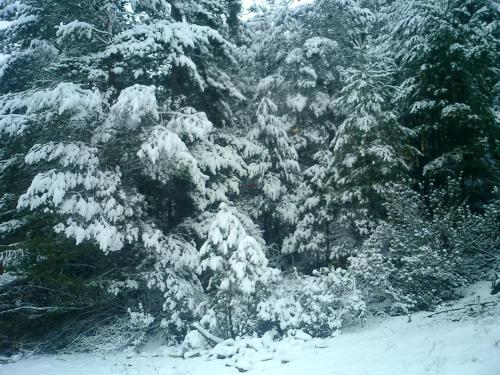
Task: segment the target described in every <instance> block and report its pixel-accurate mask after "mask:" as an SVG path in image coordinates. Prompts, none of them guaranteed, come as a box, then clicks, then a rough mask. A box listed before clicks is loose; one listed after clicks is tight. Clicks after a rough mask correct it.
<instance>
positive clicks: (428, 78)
mask: <svg viewBox="0 0 500 375" xmlns="http://www.w3.org/2000/svg"><path fill="white" fill-rule="evenodd" d="M384 13H385V14H386V15H387V17H386V20H385V22H386V30H385V32H384V34H385V35H386V36H387V39H386V40H387V43H386V44H387V48H388V49H389V50H390V51H391V52H392V54H393V56H394V57H395V60H396V62H397V63H398V65H400V66H401V70H400V73H399V83H400V89H401V90H400V93H399V95H398V96H397V102H398V103H399V105H400V112H401V121H402V123H403V124H404V125H405V126H407V127H410V128H411V129H413V130H415V131H416V133H417V138H416V142H415V146H416V147H417V148H418V149H419V150H420V151H421V154H422V155H421V157H420V158H419V163H418V165H417V168H415V169H416V175H417V176H418V177H419V178H420V179H423V180H424V181H426V184H427V185H428V184H429V181H430V180H433V181H434V183H438V184H440V185H441V186H446V184H447V178H448V177H450V176H452V177H453V178H454V179H457V180H460V181H461V184H462V194H463V198H464V199H467V200H468V201H470V202H471V203H472V204H473V205H475V206H476V208H477V206H479V205H480V203H482V202H484V200H485V199H487V198H488V197H490V196H491V192H492V189H493V187H494V186H497V185H498V176H499V173H498V160H499V154H498V134H499V124H498V118H497V119H495V115H494V111H493V109H492V108H493V101H494V98H495V96H496V95H498V93H497V92H496V88H495V87H496V85H497V83H498V79H499V75H498V74H499V70H498V56H499V50H498V48H499V42H498V18H499V13H498V4H495V2H494V1H491V0H467V1H460V0H452V1H443V0H432V1H422V0H414V1H395V2H393V3H391V4H390V5H389V6H388V8H386V9H385V10H384ZM427 190H428V187H427Z"/></svg>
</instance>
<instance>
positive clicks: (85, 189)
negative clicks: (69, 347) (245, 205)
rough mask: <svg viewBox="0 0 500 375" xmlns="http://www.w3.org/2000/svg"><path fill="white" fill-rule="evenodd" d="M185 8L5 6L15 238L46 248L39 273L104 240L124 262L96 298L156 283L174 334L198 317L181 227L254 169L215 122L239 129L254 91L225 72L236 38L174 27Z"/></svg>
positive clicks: (15, 245)
mask: <svg viewBox="0 0 500 375" xmlns="http://www.w3.org/2000/svg"><path fill="white" fill-rule="evenodd" d="M176 4H177V5H179V2H177V3H176ZM130 5H131V6H130ZM174 8H175V7H172V6H171V5H169V4H168V3H167V2H166V1H134V2H132V3H131V4H128V2H124V1H123V2H122V1H112V0H109V1H103V2H98V3H94V2H89V3H85V4H83V5H82V6H79V7H76V6H74V4H72V3H71V4H70V3H68V2H66V1H62V0H58V1H56V0H54V1H47V2H40V1H31V0H26V1H25V2H22V3H20V2H4V3H2V5H1V11H0V14H1V17H2V19H7V20H10V19H12V23H10V24H9V25H10V27H8V28H6V29H5V30H3V31H2V33H3V34H4V35H5V42H4V41H2V43H1V47H2V51H3V53H5V56H6V57H2V66H1V72H2V76H1V78H0V79H2V87H1V89H0V90H1V91H0V94H1V96H0V134H1V137H0V142H1V150H2V152H1V154H0V157H1V158H2V159H1V161H2V164H1V165H2V168H5V170H3V171H2V181H1V184H2V196H1V198H2V202H4V204H2V206H1V208H0V210H1V215H2V216H1V220H2V222H8V223H9V222H10V223H12V224H14V223H16V225H10V226H9V232H10V233H8V234H6V235H5V238H6V239H5V240H4V241H6V242H7V243H6V245H7V246H9V247H12V250H20V249H21V248H22V249H26V252H27V253H28V254H29V257H28V258H27V259H31V261H33V260H34V259H35V260H36V259H38V256H39V255H40V256H44V257H47V259H48V261H47V262H45V263H44V262H42V264H40V265H37V266H40V267H41V268H43V267H44V264H45V266H46V267H51V262H52V260H55V259H57V257H62V258H64V257H66V255H65V254H68V255H67V256H69V254H70V252H64V251H62V250H63V249H62V248H64V247H67V248H71V249H73V248H76V249H82V250H83V249H88V248H90V249H92V251H96V250H97V249H100V250H101V251H102V252H103V253H105V254H109V263H111V264H114V266H111V265H110V264H108V263H107V262H106V263H105V264H106V265H105V267H109V269H108V270H110V269H115V271H113V273H107V272H106V271H107V270H105V271H104V272H101V273H103V274H105V275H109V278H106V279H103V280H102V282H101V283H100V284H99V288H100V292H99V293H100V294H101V295H104V294H106V290H111V291H113V293H112V294H111V297H110V298H124V301H123V302H122V304H124V305H131V307H133V305H137V302H138V299H137V296H135V294H136V293H137V289H138V288H149V289H150V291H149V293H144V294H142V297H141V298H143V300H142V301H141V302H142V306H143V308H144V309H145V311H146V313H149V312H152V313H153V314H154V318H155V319H154V320H155V323H154V327H156V328H158V327H159V324H160V323H161V324H162V325H164V326H168V327H169V328H172V330H170V331H169V332H170V333H172V334H176V333H182V331H183V330H184V329H185V326H186V324H188V322H189V321H190V320H192V319H194V317H193V316H192V311H193V310H194V306H195V305H196V304H197V303H198V302H199V301H198V300H197V298H198V297H199V295H200V293H199V292H201V286H200V285H199V282H198V280H197V277H196V274H195V270H196V267H197V266H198V264H197V259H198V257H197V253H196V248H195V246H194V244H193V241H192V240H188V239H186V238H185V237H183V233H181V232H182V230H185V228H183V229H182V230H181V229H180V225H181V224H183V223H184V222H185V221H186V220H189V219H191V218H192V217H195V216H196V215H198V214H199V213H200V211H201V210H203V209H205V208H206V207H207V206H208V205H210V204H216V203H218V202H219V201H221V200H225V199H226V194H235V193H237V192H238V185H239V177H241V176H242V175H244V174H245V173H246V168H245V165H244V163H243V161H242V160H241V158H239V156H238V155H237V153H236V151H235V148H234V147H233V146H232V142H236V141H235V137H234V136H232V135H231V134H221V131H220V130H219V128H217V127H216V126H214V123H213V122H212V121H210V119H209V118H212V119H214V122H215V125H217V126H220V125H222V124H225V125H227V126H230V125H231V123H230V122H229V121H230V119H231V118H232V115H231V103H233V102H235V101H238V100H243V99H244V98H243V96H242V95H241V94H240V93H239V91H238V89H237V88H236V87H235V86H234V85H233V84H232V83H231V79H230V78H229V76H228V74H226V73H225V72H224V71H223V69H224V67H228V66H230V64H231V63H233V62H234V59H233V57H232V46H231V45H230V43H229V42H228V41H227V40H225V39H224V38H223V36H222V35H221V34H220V33H219V32H218V31H216V30H214V29H212V28H210V27H209V26H200V25H196V24H191V23H188V22H176V20H175V17H174V15H173V13H174ZM198 9H199V10H200V9H201V8H198ZM54 46H57V48H55V47H54ZM2 56H4V55H2ZM159 61H161V63H159ZM31 67H33V69H30V68H31ZM223 97H224V99H222V98H223ZM217 108H218V109H217ZM204 110H207V113H204V112H203V111H204ZM215 112H217V115H215ZM231 121H232V120H231ZM16 207H17V209H16ZM12 220H16V221H15V222H14V221H12ZM53 232H55V234H56V235H55V236H47V233H53ZM20 235H21V236H23V237H24V238H23V237H21V240H20V238H19V236H20ZM43 238H47V243H44V240H43ZM66 238H68V239H72V240H73V244H71V242H67V241H66ZM75 245H76V246H75ZM44 249H47V252H43V251H45V250H44ZM115 252H119V253H120V255H113V253H115ZM95 258H96V261H97V259H100V257H95ZM138 258H140V259H141V261H137V259H138ZM90 263H92V262H91V261H90ZM29 266H33V264H32V263H31V264H29ZM89 267H90V269H93V268H92V267H94V266H93V265H92V264H90V265H89ZM95 270H96V271H95V272H98V271H100V270H101V267H100V266H99V267H95ZM68 272H69V275H68V280H72V278H76V279H78V276H77V275H79V274H78V270H74V269H73V270H69V271H68ZM96 276H97V275H95V274H92V273H89V275H88V277H96ZM86 277H87V276H86ZM27 282H28V283H29V282H30V280H29V279H28V280H27ZM42 282H43V281H42ZM41 286H43V284H42V285H41ZM99 288H98V289H99ZM118 292H120V293H118ZM117 293H118V294H117ZM113 294H117V295H116V297H115V296H114V295H113ZM17 297H18V299H20V300H21V301H23V298H26V296H23V295H21V296H17ZM50 298H53V296H51V297H50ZM50 298H47V299H46V300H45V301H37V303H48V304H50ZM23 303H24V304H25V305H26V306H28V305H30V301H28V300H27V299H26V300H25V301H24V302H23ZM35 307H36V308H44V306H36V305H35ZM72 307H73V306H71V308H72ZM141 309H142V308H141ZM17 311H20V312H21V313H24V312H23V311H22V310H17ZM27 311H29V308H28V307H27ZM48 311H49V310H48ZM61 311H67V309H66V307H65V306H62V307H61ZM141 311H142V310H141Z"/></svg>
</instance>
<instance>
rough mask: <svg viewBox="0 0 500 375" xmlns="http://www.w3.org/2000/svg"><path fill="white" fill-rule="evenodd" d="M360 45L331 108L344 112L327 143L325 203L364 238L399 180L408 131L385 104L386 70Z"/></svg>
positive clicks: (404, 164) (406, 153) (388, 76)
mask: <svg viewBox="0 0 500 375" xmlns="http://www.w3.org/2000/svg"><path fill="white" fill-rule="evenodd" d="M366 43H367V42H366V41H360V42H359V43H358V44H357V46H356V48H357V50H358V52H359V63H358V64H357V65H356V66H353V67H349V68H346V69H343V71H342V75H343V77H344V82H345V84H344V88H343V89H342V91H341V95H340V97H339V98H337V99H336V100H335V102H334V104H335V105H336V106H337V108H338V109H339V110H340V111H341V112H342V113H344V115H345V119H344V121H343V122H342V123H341V124H340V126H339V127H338V129H337V132H336V134H335V138H334V139H333V141H332V155H333V158H332V162H331V166H330V171H329V173H330V175H331V176H332V177H331V178H330V183H331V188H330V198H329V200H330V204H331V205H332V206H333V210H334V211H335V210H338V212H339V221H340V223H341V224H343V225H345V226H346V227H347V228H349V229H350V230H351V231H352V232H353V233H354V235H366V234H368V233H370V231H371V230H372V229H374V228H375V226H376V225H377V223H378V221H379V220H380V219H382V218H383V217H384V209H383V201H384V194H385V193H386V192H387V191H389V190H390V188H391V184H392V183H394V182H396V181H399V180H400V179H401V178H402V177H404V174H405V171H406V170H407V169H408V165H407V162H406V160H405V157H408V156H410V155H411V154H410V152H411V151H412V150H411V148H410V147H409V146H406V144H405V139H406V138H407V137H408V136H409V135H410V134H411V132H410V131H409V130H408V129H407V128H405V127H403V126H402V125H401V124H399V123H398V121H397V115H396V114H395V113H394V112H393V111H391V109H390V108H389V106H388V105H389V103H388V98H389V95H388V90H389V89H390V87H389V86H388V82H390V80H391V68H390V65H387V62H386V61H384V60H377V58H376V56H375V53H377V51H376V50H375V49H372V48H373V47H371V48H370V47H368V45H367V44H366Z"/></svg>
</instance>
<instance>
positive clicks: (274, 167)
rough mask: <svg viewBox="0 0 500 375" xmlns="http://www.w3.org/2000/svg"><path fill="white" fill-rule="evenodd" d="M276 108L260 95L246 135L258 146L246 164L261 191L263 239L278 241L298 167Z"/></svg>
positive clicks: (287, 216)
mask: <svg viewBox="0 0 500 375" xmlns="http://www.w3.org/2000/svg"><path fill="white" fill-rule="evenodd" d="M276 111H277V107H276V105H275V104H274V103H273V101H272V100H271V99H269V98H267V97H264V98H262V100H261V101H260V103H259V105H258V107H257V115H256V123H255V126H254V128H253V129H252V130H251V131H250V132H249V134H248V137H249V138H250V140H252V141H254V142H256V143H257V144H258V145H259V146H260V147H259V148H260V149H261V150H262V152H260V153H259V154H256V155H255V156H256V158H257V160H256V161H255V163H251V164H250V165H249V167H250V173H251V174H252V177H253V178H254V179H255V180H256V182H257V183H258V185H259V191H260V192H261V195H262V200H261V202H260V204H259V214H258V216H259V218H260V220H261V221H262V223H263V224H262V225H263V228H264V236H265V239H266V241H267V242H269V243H277V244H279V245H280V244H281V241H282V238H283V231H284V228H286V224H287V221H288V220H289V216H290V213H289V210H290V204H289V202H288V201H287V199H289V196H290V194H292V193H293V190H294V188H295V187H297V186H298V183H299V182H300V167H299V164H298V161H297V159H298V155H297V151H296V149H295V147H294V145H293V144H292V142H291V140H290V137H289V136H288V128H289V125H288V124H287V123H286V121H285V120H284V119H283V118H282V117H280V116H278V115H277V114H276Z"/></svg>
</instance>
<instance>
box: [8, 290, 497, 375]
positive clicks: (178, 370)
mask: <svg viewBox="0 0 500 375" xmlns="http://www.w3.org/2000/svg"><path fill="white" fill-rule="evenodd" d="M174 352H175V349H174V348H166V347H152V346H150V347H148V348H146V349H145V350H144V351H143V352H142V353H139V354H131V353H129V354H127V353H120V354H113V355H102V354H101V355H96V354H78V355H52V356H37V357H31V358H25V359H21V360H19V361H17V362H15V363H10V364H5V365H0V374H1V375H87V374H88V375H108V374H109V375H114V374H120V375H226V374H227V375H237V374H239V373H241V372H245V373H246V374H249V375H253V374H266V375H422V374H430V375H439V374H445V375H499V374H500V295H496V296H492V295H490V294H489V283H487V282H481V283H477V284H475V285H474V286H472V287H469V288H468V289H467V290H465V294H464V298H462V299H461V300H459V301H456V302H454V303H450V304H447V305H445V306H441V307H440V308H439V309H438V310H437V311H436V312H432V313H431V312H419V313H417V314H414V315H412V316H411V321H409V319H408V317H406V316H403V317H384V318H382V317H378V318H372V319H369V320H368V322H367V323H366V324H365V326H364V327H357V328H355V329H349V330H346V331H344V332H343V333H342V334H339V335H338V336H336V337H333V338H329V339H311V338H310V337H308V336H307V335H306V334H302V335H300V334H299V335H297V337H296V338H289V339H285V340H282V341H272V340H271V339H266V338H263V339H256V338H250V339H246V340H241V341H237V342H225V343H223V344H219V345H218V346H217V347H216V348H214V349H212V350H211V351H203V352H202V353H201V355H200V354H198V356H196V357H193V358H188V359H183V358H175V357H174V356H173V353H174ZM190 355H196V353H194V352H193V353H190ZM222 357H225V358H222Z"/></svg>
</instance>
